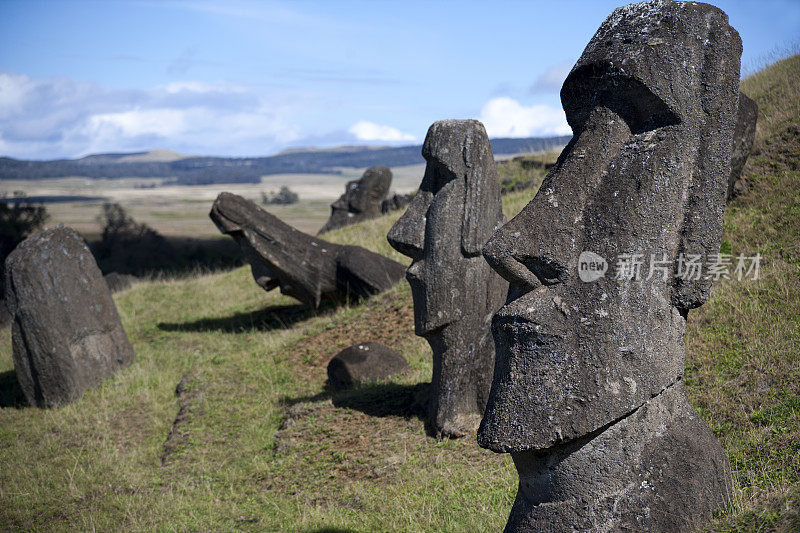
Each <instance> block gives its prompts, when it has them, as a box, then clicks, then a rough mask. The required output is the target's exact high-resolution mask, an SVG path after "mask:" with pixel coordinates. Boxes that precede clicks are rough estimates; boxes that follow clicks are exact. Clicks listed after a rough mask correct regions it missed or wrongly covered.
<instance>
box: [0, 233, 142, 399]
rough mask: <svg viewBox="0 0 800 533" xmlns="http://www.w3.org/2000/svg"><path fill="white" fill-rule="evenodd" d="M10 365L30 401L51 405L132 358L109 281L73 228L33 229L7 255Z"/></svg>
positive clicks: (72, 396)
mask: <svg viewBox="0 0 800 533" xmlns="http://www.w3.org/2000/svg"><path fill="white" fill-rule="evenodd" d="M6 303H7V305H8V308H9V311H10V313H11V315H12V316H13V324H12V344H13V351H14V370H15V371H16V373H17V380H18V381H19V384H20V387H21V388H22V392H23V393H24V394H25V398H26V399H27V400H28V402H29V403H30V404H31V405H38V406H41V407H54V406H58V405H62V404H66V403H69V402H72V401H75V400H77V399H78V398H80V397H81V396H82V395H83V393H84V392H85V391H86V389H88V388H90V387H92V386H94V385H96V384H98V383H99V382H100V381H102V380H103V379H105V378H108V377H110V376H111V375H113V374H114V373H115V372H117V371H118V370H119V369H120V368H122V367H124V366H126V365H128V364H130V362H131V361H132V360H133V348H132V347H131V344H130V342H129V341H128V337H127V336H126V335H125V330H123V329H122V323H121V322H120V319H119V315H118V314H117V308H116V307H115V306H114V301H113V300H112V299H111V293H110V292H109V289H108V285H106V282H105V280H104V279H103V276H102V274H101V273H100V269H98V268H97V263H95V260H94V257H93V256H92V254H91V252H90V251H89V249H88V248H87V247H86V244H85V243H84V242H83V239H81V238H80V237H79V236H78V234H77V233H75V232H74V231H73V230H72V229H70V228H67V227H65V226H63V225H59V226H57V227H55V228H52V229H48V230H46V231H43V232H41V233H37V234H35V235H33V236H31V237H29V238H28V239H26V240H25V241H24V242H22V243H21V244H20V245H19V246H17V248H16V249H15V250H14V251H13V252H12V253H11V255H9V256H8V259H7V260H6Z"/></svg>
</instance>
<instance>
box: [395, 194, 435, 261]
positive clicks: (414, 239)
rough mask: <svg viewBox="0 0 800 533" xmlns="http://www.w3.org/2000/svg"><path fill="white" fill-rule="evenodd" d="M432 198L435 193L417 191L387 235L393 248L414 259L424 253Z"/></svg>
mask: <svg viewBox="0 0 800 533" xmlns="http://www.w3.org/2000/svg"><path fill="white" fill-rule="evenodd" d="M432 199H433V195H432V194H430V193H429V192H426V191H422V190H420V191H418V192H417V194H416V196H414V199H413V200H412V201H411V203H410V204H409V206H408V208H407V209H406V212H405V214H403V216H402V217H400V219H399V220H398V221H397V222H396V223H395V225H394V226H392V229H390V230H389V233H388V234H387V235H386V239H387V240H388V241H389V244H390V245H391V246H392V248H394V249H395V250H397V251H398V252H400V253H401V254H403V255H405V256H408V257H410V258H412V259H417V258H419V257H420V256H421V255H422V251H423V249H424V248H425V221H426V219H425V215H426V213H427V211H428V207H430V204H431V201H432Z"/></svg>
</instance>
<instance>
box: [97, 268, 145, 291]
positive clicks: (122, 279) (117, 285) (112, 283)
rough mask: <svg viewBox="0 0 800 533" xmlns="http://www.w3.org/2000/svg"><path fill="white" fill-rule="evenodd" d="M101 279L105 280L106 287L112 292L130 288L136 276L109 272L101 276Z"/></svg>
mask: <svg viewBox="0 0 800 533" xmlns="http://www.w3.org/2000/svg"><path fill="white" fill-rule="evenodd" d="M103 279H105V280H106V285H108V289H109V290H110V291H111V293H112V294H113V293H116V292H120V291H124V290H125V289H128V288H130V286H131V285H132V284H133V282H134V281H136V280H137V279H138V278H137V277H136V276H131V275H130V274H120V273H118V272H111V273H109V274H106V275H105V276H103Z"/></svg>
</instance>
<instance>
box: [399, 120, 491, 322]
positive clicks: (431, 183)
mask: <svg viewBox="0 0 800 533" xmlns="http://www.w3.org/2000/svg"><path fill="white" fill-rule="evenodd" d="M422 155H423V157H424V158H425V160H426V161H427V163H428V164H427V166H426V167H425V175H424V177H423V178H422V184H421V185H420V188H419V192H418V193H417V194H416V196H415V197H414V199H413V200H412V202H411V204H410V205H409V206H408V209H407V210H406V212H405V214H404V215H403V216H402V217H401V218H400V220H398V221H397V223H396V224H395V225H394V227H392V229H391V231H389V235H388V236H387V238H388V239H389V243H390V244H391V245H392V246H393V247H394V248H395V249H396V250H398V251H399V252H400V253H402V254H404V255H407V256H408V257H410V258H412V259H413V262H412V263H411V266H410V267H409V268H408V271H407V272H406V278H407V279H408V282H409V284H410V285H411V291H412V294H413V297H414V323H415V330H416V334H417V335H420V336H425V335H428V334H429V333H431V332H434V331H435V330H437V329H439V328H441V327H442V326H445V325H447V324H450V323H452V322H455V321H457V320H459V319H461V318H463V317H464V316H465V315H467V314H470V313H471V312H472V309H473V308H474V307H476V306H475V301H476V298H478V299H479V300H485V296H483V298H479V297H478V296H477V295H476V293H479V292H480V291H481V290H483V292H484V294H485V292H486V288H485V284H486V281H485V280H486V274H485V273H483V270H488V269H484V268H482V266H483V265H485V263H484V260H483V258H481V256H480V254H481V248H482V246H483V244H484V243H485V242H486V240H487V239H488V238H489V236H491V234H492V233H493V232H494V230H495V228H496V227H497V226H498V225H499V224H501V223H502V221H503V214H502V205H501V202H500V185H499V182H498V180H497V173H496V170H495V164H494V157H493V155H492V147H491V144H490V143H489V138H488V137H487V135H486V130H485V129H484V128H483V124H481V123H480V122H478V121H477V120H443V121H439V122H435V123H434V124H433V125H432V126H431V127H430V129H429V130H428V135H427V136H426V137H425V144H424V145H423V147H422Z"/></svg>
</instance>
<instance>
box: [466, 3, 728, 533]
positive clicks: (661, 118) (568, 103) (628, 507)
mask: <svg viewBox="0 0 800 533" xmlns="http://www.w3.org/2000/svg"><path fill="white" fill-rule="evenodd" d="M741 50H742V48H741V40H740V38H739V35H738V33H737V32H736V31H735V30H734V29H733V28H731V27H730V26H729V25H728V17H727V16H726V15H725V13H723V12H722V11H720V10H719V9H717V8H715V7H713V6H710V5H707V4H700V3H690V2H673V1H663V0H660V1H650V2H643V3H640V4H634V5H629V6H626V7H622V8H619V9H617V10H615V11H614V12H613V13H612V14H611V16H610V17H608V19H606V21H605V22H604V23H603V25H602V26H601V27H600V29H599V30H598V31H597V33H596V34H595V35H594V37H593V38H592V40H591V41H590V42H589V44H588V46H587V47H586V49H585V50H584V52H583V55H582V56H581V57H580V59H579V60H578V62H577V64H576V65H575V66H574V67H573V69H572V71H571V72H570V74H569V76H568V77H567V79H566V81H565V82H564V86H563V88H562V89H561V100H562V102H563V105H564V109H565V111H566V115H567V120H568V121H569V124H570V126H571V127H572V129H573V131H574V137H573V139H572V140H571V141H570V143H569V144H568V146H567V147H566V148H565V149H564V151H563V152H562V154H561V156H560V157H559V159H558V162H557V163H556V165H555V166H554V167H553V169H552V170H551V171H550V173H549V174H548V175H547V177H546V178H545V180H544V182H543V184H542V186H541V188H540V189H539V192H538V193H537V194H536V196H535V197H534V198H533V200H532V201H531V202H530V203H529V204H528V205H527V206H526V207H525V208H524V209H523V210H522V212H521V213H520V214H519V215H517V216H516V217H514V218H513V219H512V220H511V221H509V222H508V223H507V224H506V225H504V226H503V227H502V228H500V229H499V230H498V231H497V232H496V233H495V234H494V236H493V237H492V238H491V239H490V240H489V242H488V243H487V244H486V246H485V247H484V251H483V253H484V257H485V258H486V259H487V261H488V262H489V264H491V265H492V268H494V269H495V270H496V271H497V272H499V273H500V274H501V275H502V276H503V277H504V278H506V279H507V280H509V281H510V282H511V287H510V289H509V295H508V299H507V303H506V305H505V306H503V307H502V308H501V309H500V310H499V311H498V312H497V314H496V315H495V317H494V319H493V323H492V330H493V335H494V338H495V342H496V352H497V355H496V362H495V372H494V380H493V383H492V389H491V393H490V396H489V401H488V405H487V408H486V412H485V415H484V418H483V421H482V422H481V427H480V429H479V431H478V442H479V444H480V445H481V446H482V447H484V448H489V449H491V450H493V451H496V452H502V453H511V455H512V458H513V460H514V463H515V466H516V468H517V471H518V473H519V478H520V483H519V488H518V492H517V497H516V500H515V502H514V505H513V508H512V510H511V515H510V517H509V521H508V524H507V526H506V531H575V530H579V531H618V530H636V531H685V530H688V529H691V527H692V526H693V525H694V524H696V523H698V522H700V521H703V520H705V519H707V518H708V517H710V515H711V513H712V511H713V510H715V509H719V508H721V507H723V506H724V505H725V504H726V502H727V501H728V499H729V497H730V491H731V479H730V466H729V462H728V458H727V457H726V455H725V453H724V451H723V450H722V448H721V446H720V445H719V443H718V442H717V440H716V439H715V438H714V435H713V434H712V433H711V431H710V430H709V428H708V426H707V425H706V423H705V422H704V421H703V420H702V419H701V418H700V417H699V415H698V414H697V412H696V411H695V410H694V408H693V407H692V406H691V405H690V403H689V401H688V399H687V397H686V392H685V389H684V382H683V379H682V378H683V375H684V357H685V346H684V342H683V336H684V331H685V324H686V316H687V313H688V311H689V310H690V309H692V308H695V307H698V306H700V305H702V304H703V303H704V302H705V301H706V299H707V298H708V295H709V291H710V288H711V283H712V279H709V278H708V277H707V276H706V271H703V270H699V271H698V270H697V269H696V268H694V267H692V265H694V266H695V267H696V266H697V264H698V262H699V261H702V264H706V262H713V261H714V257H715V254H718V253H719V248H720V235H721V230H722V213H723V209H724V206H725V195H726V189H727V178H728V175H729V173H730V169H731V139H732V136H733V131H734V126H735V124H736V118H737V104H738V86H739V58H740V55H741ZM698 274H699V275H698Z"/></svg>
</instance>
